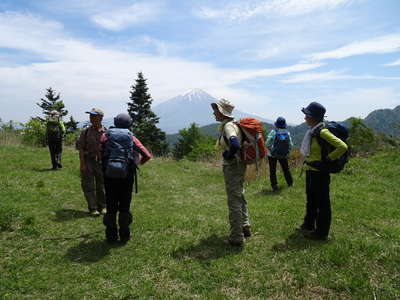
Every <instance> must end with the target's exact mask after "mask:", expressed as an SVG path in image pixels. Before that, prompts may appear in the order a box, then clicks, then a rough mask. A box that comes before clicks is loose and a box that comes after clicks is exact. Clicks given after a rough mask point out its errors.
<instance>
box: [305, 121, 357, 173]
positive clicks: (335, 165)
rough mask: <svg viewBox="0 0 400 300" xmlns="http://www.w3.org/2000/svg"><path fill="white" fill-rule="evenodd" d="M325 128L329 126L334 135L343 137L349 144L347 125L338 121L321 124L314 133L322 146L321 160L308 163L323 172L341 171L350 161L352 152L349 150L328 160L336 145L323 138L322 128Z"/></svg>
mask: <svg viewBox="0 0 400 300" xmlns="http://www.w3.org/2000/svg"><path fill="white" fill-rule="evenodd" d="M324 128H327V129H328V130H329V131H330V132H331V133H332V134H333V135H335V136H336V137H337V138H339V139H341V140H342V141H343V142H344V143H346V145H347V138H348V137H349V130H348V129H347V128H346V127H345V126H343V125H341V124H339V123H337V122H334V121H330V122H328V123H326V124H325V125H324V126H321V128H319V129H317V130H316V132H315V133H314V136H315V137H316V139H317V141H318V144H319V145H320V147H321V161H318V162H310V163H308V164H309V165H310V166H312V167H314V168H316V169H317V170H319V171H321V172H327V173H339V172H341V171H342V170H343V169H344V166H345V165H346V163H347V162H348V161H349V156H350V155H349V154H350V153H349V150H347V151H346V152H345V153H344V154H343V155H342V156H340V157H339V158H338V159H335V160H328V159H327V157H328V154H329V153H331V152H332V151H333V150H334V147H333V146H332V145H331V144H329V143H328V142H327V141H325V140H324V139H323V138H321V136H320V133H321V130H322V129H324Z"/></svg>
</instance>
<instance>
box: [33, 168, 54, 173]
mask: <svg viewBox="0 0 400 300" xmlns="http://www.w3.org/2000/svg"><path fill="white" fill-rule="evenodd" d="M32 171H35V172H49V171H57V170H55V169H53V168H43V169H40V168H33V169H32Z"/></svg>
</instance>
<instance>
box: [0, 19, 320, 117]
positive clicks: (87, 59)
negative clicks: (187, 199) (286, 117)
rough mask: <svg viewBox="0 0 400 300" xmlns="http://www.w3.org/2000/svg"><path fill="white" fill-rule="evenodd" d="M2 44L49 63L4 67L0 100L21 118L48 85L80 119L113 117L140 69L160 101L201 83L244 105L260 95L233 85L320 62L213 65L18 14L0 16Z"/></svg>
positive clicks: (33, 110) (29, 112) (0, 73)
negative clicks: (100, 111) (99, 113)
mask: <svg viewBox="0 0 400 300" xmlns="http://www.w3.org/2000/svg"><path fill="white" fill-rule="evenodd" d="M27 28H29V29H30V30H27ZM49 37H51V38H49ZM0 46H2V47H8V48H12V49H16V50H25V51H31V52H34V53H35V54H36V55H37V56H38V57H39V58H40V60H39V61H44V62H37V63H33V64H29V65H20V66H11V65H9V66H8V67H1V68H0V101H1V102H2V104H4V105H2V106H3V107H4V106H7V107H8V111H2V114H4V113H5V114H8V115H9V118H10V119H15V120H20V121H22V120H26V119H27V118H28V117H29V116H30V115H32V114H37V113H40V111H39V110H38V108H36V105H35V103H36V102H37V101H38V100H39V99H40V97H43V95H44V92H45V88H47V87H49V86H51V87H53V88H54V89H55V90H56V91H57V92H61V94H62V95H63V98H64V102H65V104H66V106H67V109H69V111H70V112H71V113H72V114H73V115H74V116H75V118H77V119H78V120H79V119H82V118H84V117H85V115H84V114H83V113H82V112H83V111H85V110H87V109H88V108H90V107H92V106H100V107H102V108H104V109H105V111H107V114H108V115H115V114H116V113H118V112H121V111H123V110H125V109H126V102H127V101H128V96H129V89H130V86H131V85H132V83H133V80H134V79H135V77H136V73H137V72H139V71H143V72H144V75H145V77H146V78H149V80H148V84H149V88H150V92H151V94H152V96H153V98H154V99H155V103H158V102H160V101H163V100H167V99H169V98H171V97H173V96H176V95H177V94H179V93H181V92H182V90H184V89H187V88H188V87H197V88H201V89H204V90H206V91H208V92H210V93H212V94H213V95H215V96H217V97H218V96H224V95H225V96H229V97H231V98H232V99H233V101H234V102H235V103H236V104H237V106H238V108H240V107H243V106H245V107H246V103H248V99H252V101H255V99H260V97H258V96H257V95H254V94H253V93H251V92H247V91H245V90H241V89H237V88H233V87H231V86H232V85H233V84H235V83H238V82H240V81H242V80H245V79H251V78H254V77H260V76H275V75H281V74H288V73H292V72H300V71H306V70H310V69H313V68H317V67H319V66H320V65H321V64H320V63H314V64H307V63H299V64H295V65H292V66H286V67H282V68H273V69H254V70H244V71H241V70H238V69H227V68H220V67H216V66H215V65H213V64H210V63H203V62H195V61H189V60H185V59H179V58H171V57H165V56H155V55H145V54H140V53H137V52H133V51H121V50H115V49H110V48H100V47H98V46H96V45H92V44H90V43H87V42H83V41H79V40H75V39H73V38H70V37H68V36H66V35H65V34H64V32H63V31H62V26H61V25H60V24H58V23H55V22H46V21H45V20H42V19H41V18H38V17H33V16H25V17H24V16H23V15H16V14H14V15H13V14H0ZM0 65H2V64H0ZM16 91H18V92H17V93H16ZM263 99H264V102H265V97H263ZM10 100H11V102H8V101H10ZM3 101H4V103H3ZM6 103H7V105H5V104H6ZM17 108H18V109H17ZM3 119H4V117H3Z"/></svg>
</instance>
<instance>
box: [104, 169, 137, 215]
mask: <svg viewBox="0 0 400 300" xmlns="http://www.w3.org/2000/svg"><path fill="white" fill-rule="evenodd" d="M104 189H105V192H106V207H107V213H111V214H116V213H117V212H127V213H129V210H130V205H131V201H132V190H133V176H128V178H126V179H114V178H108V177H106V176H104Z"/></svg>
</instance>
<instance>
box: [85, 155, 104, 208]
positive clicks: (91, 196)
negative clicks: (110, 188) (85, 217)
mask: <svg viewBox="0 0 400 300" xmlns="http://www.w3.org/2000/svg"><path fill="white" fill-rule="evenodd" d="M85 166H86V172H85V173H82V172H81V186H82V190H83V194H84V195H85V198H86V201H87V204H88V209H89V211H93V210H99V211H100V210H102V209H103V208H104V207H105V196H104V180H103V170H102V168H101V163H100V162H97V161H96V160H95V159H94V158H92V157H90V156H85Z"/></svg>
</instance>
